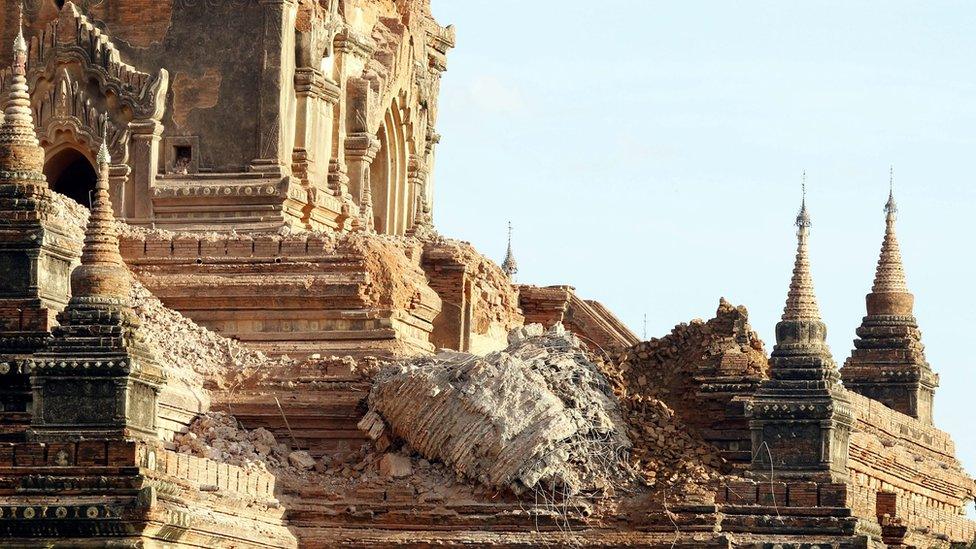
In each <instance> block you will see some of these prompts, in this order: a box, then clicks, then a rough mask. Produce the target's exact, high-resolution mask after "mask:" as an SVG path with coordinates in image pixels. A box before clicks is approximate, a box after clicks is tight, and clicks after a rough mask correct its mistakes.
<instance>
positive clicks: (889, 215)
mask: <svg viewBox="0 0 976 549" xmlns="http://www.w3.org/2000/svg"><path fill="white" fill-rule="evenodd" d="M884 211H885V236H884V242H883V243H882V245H881V257H880V259H879V260H878V271H877V273H876V274H875V277H874V286H873V287H872V288H871V293H869V294H868V295H867V316H865V317H864V319H863V320H862V322H861V326H860V327H859V328H858V329H857V339H856V340H855V341H854V351H853V352H852V353H851V356H850V358H848V359H847V362H846V363H845V364H844V367H843V368H842V369H841V375H842V377H843V379H844V385H845V386H846V387H847V388H849V389H851V390H852V391H854V392H857V393H860V394H862V395H864V396H866V397H869V398H872V399H874V400H877V401H879V402H881V403H883V404H884V405H886V406H888V407H889V408H893V409H895V410H898V411H899V412H902V413H904V414H907V415H910V416H912V417H914V418H918V419H920V420H922V421H924V422H926V423H929V424H931V423H932V403H933V398H934V396H935V388H936V387H938V385H939V376H938V375H937V374H935V373H934V372H933V371H932V368H931V367H930V366H929V363H928V361H927V360H926V359H925V346H924V345H922V332H921V331H920V330H919V328H918V323H917V321H916V320H915V316H914V307H915V296H913V295H912V294H911V293H910V292H909V291H908V284H907V283H906V281H905V269H904V266H903V265H902V259H901V249H900V247H899V245H898V236H897V234H896V231H895V224H896V221H897V219H898V206H897V204H896V203H895V196H894V188H893V186H892V190H891V191H890V193H889V195H888V203H887V204H885V210H884Z"/></svg>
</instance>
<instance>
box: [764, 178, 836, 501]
mask: <svg viewBox="0 0 976 549" xmlns="http://www.w3.org/2000/svg"><path fill="white" fill-rule="evenodd" d="M805 179H806V176H805V175H804V180H805ZM805 187H806V183H805V181H804V199H803V205H802V207H801V209H800V213H799V215H797V218H796V226H797V243H798V244H797V252H796V263H795V266H794V268H793V279H792V281H791V283H790V289H789V293H788V294H787V297H786V307H785V309H784V311H783V317H782V320H780V322H779V323H778V324H777V325H776V346H775V347H774V348H773V353H772V356H771V358H770V379H769V380H766V381H764V382H763V383H762V385H761V386H760V388H759V390H758V391H757V393H756V396H755V398H754V400H753V402H752V404H751V412H752V419H751V421H750V428H751V430H752V445H753V448H752V450H753V463H752V472H753V474H754V475H756V476H762V477H765V476H768V475H769V474H770V471H771V470H772V471H774V472H775V476H776V477H777V478H796V479H802V480H811V481H823V482H840V481H843V480H845V479H846V478H847V457H848V442H849V438H850V431H851V426H852V423H853V420H852V417H851V404H850V401H849V400H847V398H846V397H845V395H844V390H843V388H842V387H841V386H840V376H839V375H838V373H837V368H836V365H835V364H834V360H833V358H832V357H831V354H830V349H829V348H828V347H827V326H826V325H825V324H824V322H823V320H822V319H821V317H820V308H819V307H818V305H817V298H816V295H815V293H814V288H813V277H812V275H811V273H810V256H809V246H808V241H809V236H810V227H811V225H812V223H811V219H810V214H809V212H808V210H807V205H806V192H805ZM770 458H771V459H772V463H770Z"/></svg>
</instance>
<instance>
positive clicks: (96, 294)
mask: <svg viewBox="0 0 976 549" xmlns="http://www.w3.org/2000/svg"><path fill="white" fill-rule="evenodd" d="M106 142H107V136H106V134H105V131H104V128H103V131H102V144H101V146H100V147H99V150H98V157H97V158H98V179H97V180H96V182H95V191H94V193H93V196H92V204H91V214H90V215H89V216H88V226H87V227H85V247H84V249H83V250H82V253H81V265H80V266H79V267H78V268H77V269H75V271H74V272H73V273H71V295H72V301H75V299H76V298H81V299H87V300H91V299H92V298H94V299H95V300H96V301H100V302H105V303H106V304H110V305H127V304H128V299H129V297H128V296H129V288H130V286H131V278H130V276H129V269H128V268H127V267H126V266H125V263H124V262H123V261H122V256H121V255H120V254H119V236H118V228H117V226H116V222H115V214H114V213H113V212H112V200H111V198H110V197H109V184H108V176H109V163H110V162H111V161H112V158H111V156H110V155H109V152H108V145H107V144H106Z"/></svg>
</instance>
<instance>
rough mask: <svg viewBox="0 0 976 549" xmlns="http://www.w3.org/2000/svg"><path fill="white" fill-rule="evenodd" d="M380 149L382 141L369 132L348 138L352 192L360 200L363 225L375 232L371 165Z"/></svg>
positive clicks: (347, 147)
mask: <svg viewBox="0 0 976 549" xmlns="http://www.w3.org/2000/svg"><path fill="white" fill-rule="evenodd" d="M379 150H380V141H379V139H377V138H376V136H374V135H372V134H369V133H365V132H362V133H357V134H354V135H350V136H348V137H347V138H346V163H347V165H348V166H349V181H350V183H351V185H350V189H349V190H350V192H351V193H352V195H353V197H354V198H356V199H358V201H359V211H360V215H361V217H362V221H361V227H362V228H363V229H365V230H366V231H369V232H373V231H374V230H375V224H374V222H373V189H372V186H371V184H370V173H369V167H370V165H372V163H373V160H375V159H376V153H378V152H379Z"/></svg>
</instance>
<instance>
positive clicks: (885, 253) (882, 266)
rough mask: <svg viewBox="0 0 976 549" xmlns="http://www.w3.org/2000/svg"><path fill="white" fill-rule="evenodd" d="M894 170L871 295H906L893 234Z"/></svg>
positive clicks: (899, 249)
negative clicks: (882, 239)
mask: <svg viewBox="0 0 976 549" xmlns="http://www.w3.org/2000/svg"><path fill="white" fill-rule="evenodd" d="M894 181H895V177H894V168H892V169H891V172H890V176H889V187H890V190H889V193H888V203H887V204H885V209H884V211H885V216H886V217H885V236H884V243H883V244H882V245H881V257H880V258H879V259H878V271H877V273H876V274H875V277H874V286H873V287H872V288H871V293H874V294H882V293H898V294H907V293H909V292H908V284H907V282H906V281H905V268H904V266H903V265H902V260H901V247H900V246H899V245H898V236H897V234H896V232H895V221H897V219H898V215H897V214H898V205H897V203H896V202H895V189H894Z"/></svg>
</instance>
